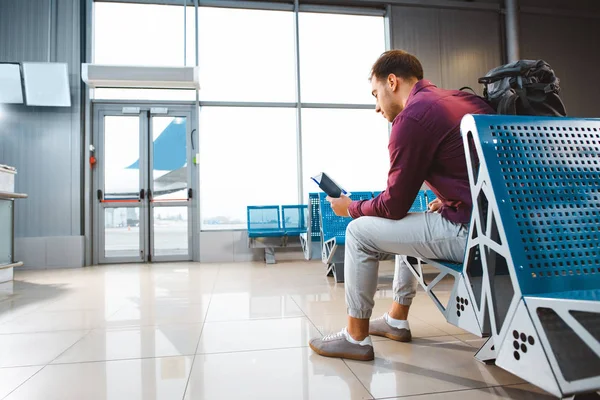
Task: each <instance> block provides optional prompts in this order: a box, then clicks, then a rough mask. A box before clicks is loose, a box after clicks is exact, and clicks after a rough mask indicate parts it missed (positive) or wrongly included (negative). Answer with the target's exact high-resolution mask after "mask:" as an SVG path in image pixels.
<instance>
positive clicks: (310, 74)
mask: <svg viewBox="0 0 600 400" xmlns="http://www.w3.org/2000/svg"><path fill="white" fill-rule="evenodd" d="M299 25H300V29H299V31H300V82H301V84H302V102H304V103H354V104H374V103H375V102H374V99H373V96H371V84H370V83H369V80H368V78H369V72H370V70H371V66H372V65H373V63H374V62H375V60H376V59H377V57H379V56H380V55H381V53H383V52H384V51H385V36H384V21H383V18H382V17H368V16H356V15H336V14H317V13H300V24H299Z"/></svg>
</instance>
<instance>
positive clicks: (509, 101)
mask: <svg viewBox="0 0 600 400" xmlns="http://www.w3.org/2000/svg"><path fill="white" fill-rule="evenodd" d="M518 98H519V95H518V94H516V93H513V92H509V93H507V94H505V95H504V96H502V98H501V99H500V101H499V102H498V107H497V108H496V113H497V114H501V115H517V99H518Z"/></svg>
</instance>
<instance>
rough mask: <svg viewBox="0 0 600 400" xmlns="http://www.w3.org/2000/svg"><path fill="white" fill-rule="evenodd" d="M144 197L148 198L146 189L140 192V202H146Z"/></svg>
mask: <svg viewBox="0 0 600 400" xmlns="http://www.w3.org/2000/svg"><path fill="white" fill-rule="evenodd" d="M144 197H146V192H145V191H144V189H142V190H140V200H144Z"/></svg>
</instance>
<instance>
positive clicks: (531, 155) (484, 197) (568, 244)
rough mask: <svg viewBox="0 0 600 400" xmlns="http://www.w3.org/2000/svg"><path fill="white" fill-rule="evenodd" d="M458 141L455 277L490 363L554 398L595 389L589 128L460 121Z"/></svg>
mask: <svg viewBox="0 0 600 400" xmlns="http://www.w3.org/2000/svg"><path fill="white" fill-rule="evenodd" d="M461 132H462V135H463V141H464V144H465V145H466V146H470V148H471V151H470V152H467V166H468V168H469V169H470V179H471V182H470V183H471V191H472V195H473V198H474V200H475V201H474V204H473V213H472V219H471V233H470V235H469V241H468V244H467V256H466V260H465V266H464V273H463V275H464V278H465V280H466V283H465V287H467V288H468V290H469V296H470V297H471V298H472V299H474V300H475V302H474V303H475V308H476V310H475V311H476V315H477V318H478V320H479V323H480V325H481V326H482V327H486V326H487V327H488V330H489V333H490V334H491V337H490V340H489V341H488V342H489V344H490V345H491V346H490V347H489V350H491V353H493V357H491V358H493V359H495V361H496V365H498V366H500V367H501V368H504V369H506V370H508V371H510V372H512V373H513V374H515V375H517V376H519V377H520V378H522V379H524V380H526V381H528V382H529V383H532V384H534V385H536V386H539V387H541V388H542V389H544V390H546V391H547V392H549V393H552V394H553V395H556V396H557V397H567V396H572V395H574V394H578V393H587V392H595V391H598V390H599V389H600V354H599V351H598V349H600V301H599V300H600V119H583V118H581V119H580V118H563V117H561V118H557V117H532V116H508V115H466V116H465V117H464V118H463V120H462V123H461ZM473 146H474V148H473ZM469 153H472V154H475V153H476V154H477V158H478V160H479V164H475V163H473V162H472V160H471V155H470V154H469ZM486 271H487V273H485V272H486ZM482 272H483V273H482ZM524 339H526V340H524ZM525 343H527V346H526V347H527V348H525V347H524V346H523V345H525ZM517 345H518V346H517ZM517 347H518V348H517ZM527 350H529V352H527V354H525V353H526V351H527Z"/></svg>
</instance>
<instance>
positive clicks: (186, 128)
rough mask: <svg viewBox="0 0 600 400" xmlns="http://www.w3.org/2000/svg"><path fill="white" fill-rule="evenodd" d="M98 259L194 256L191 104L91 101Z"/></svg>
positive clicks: (181, 258) (150, 259) (119, 260)
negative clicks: (133, 103)
mask: <svg viewBox="0 0 600 400" xmlns="http://www.w3.org/2000/svg"><path fill="white" fill-rule="evenodd" d="M94 118H95V125H94V127H95V135H94V146H95V149H94V154H95V157H96V163H95V164H94V166H93V173H94V191H95V193H94V194H95V199H94V201H95V202H96V206H95V207H94V226H95V229H94V232H95V240H94V262H95V263H127V262H153V261H186V260H191V259H192V242H193V230H192V210H193V207H192V198H193V193H194V190H193V187H192V185H191V183H192V181H193V180H192V172H193V171H192V169H191V168H190V164H191V163H190V160H191V159H192V149H191V147H193V143H192V140H193V137H192V132H193V129H192V128H191V127H192V126H193V120H192V118H193V106H191V105H190V106H171V107H150V106H140V107H137V106H129V105H127V106H122V105H108V104H98V105H96V104H95V105H94Z"/></svg>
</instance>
